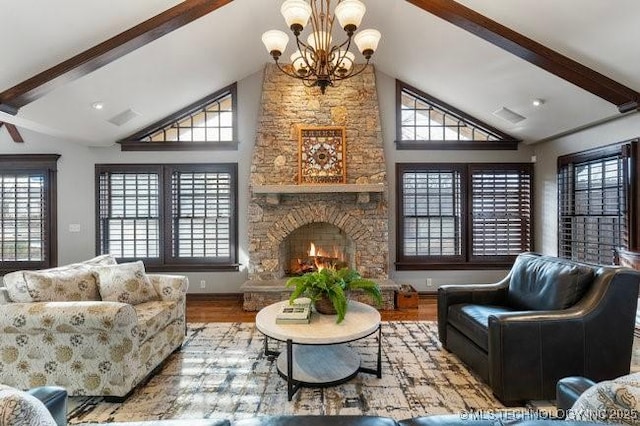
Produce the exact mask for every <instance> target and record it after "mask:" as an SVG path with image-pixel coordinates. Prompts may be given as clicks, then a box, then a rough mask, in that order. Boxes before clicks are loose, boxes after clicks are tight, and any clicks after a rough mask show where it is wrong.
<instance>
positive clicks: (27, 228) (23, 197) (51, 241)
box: [0, 154, 60, 274]
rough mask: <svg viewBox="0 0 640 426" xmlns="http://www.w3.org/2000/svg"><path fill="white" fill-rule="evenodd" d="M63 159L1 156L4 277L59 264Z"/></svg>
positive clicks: (0, 224)
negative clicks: (58, 186) (58, 198)
mask: <svg viewBox="0 0 640 426" xmlns="http://www.w3.org/2000/svg"><path fill="white" fill-rule="evenodd" d="M59 157H60V156H59V155H57V154H26V155H15V154H7V155H0V274H2V273H4V272H10V271H14V270H18V269H41V268H48V267H51V266H54V265H55V263H56V257H57V241H56V234H57V226H56V222H57V219H56V173H57V172H56V170H57V165H56V163H57V161H58V158H59Z"/></svg>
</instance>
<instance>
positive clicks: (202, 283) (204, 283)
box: [200, 280, 207, 288]
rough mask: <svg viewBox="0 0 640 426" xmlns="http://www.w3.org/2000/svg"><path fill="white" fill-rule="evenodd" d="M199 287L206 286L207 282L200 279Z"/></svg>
mask: <svg viewBox="0 0 640 426" xmlns="http://www.w3.org/2000/svg"><path fill="white" fill-rule="evenodd" d="M200 288H207V282H206V281H205V280H201V281H200Z"/></svg>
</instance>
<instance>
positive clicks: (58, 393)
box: [27, 386, 67, 426]
mask: <svg viewBox="0 0 640 426" xmlns="http://www.w3.org/2000/svg"><path fill="white" fill-rule="evenodd" d="M27 393H28V394H30V395H32V396H34V397H36V398H38V399H39V400H40V401H42V403H43V404H44V406H45V407H47V410H49V412H50V413H51V417H53V420H55V422H56V424H57V425H58V426H66V424H67V391H66V390H65V389H64V388H62V387H59V386H41V387H37V388H33V389H30V390H28V391H27Z"/></svg>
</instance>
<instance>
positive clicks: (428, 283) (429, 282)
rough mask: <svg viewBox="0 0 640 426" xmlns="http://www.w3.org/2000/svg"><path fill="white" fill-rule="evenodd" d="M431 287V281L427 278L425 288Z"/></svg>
mask: <svg viewBox="0 0 640 426" xmlns="http://www.w3.org/2000/svg"><path fill="white" fill-rule="evenodd" d="M432 285H433V281H431V278H427V287H431V286H432Z"/></svg>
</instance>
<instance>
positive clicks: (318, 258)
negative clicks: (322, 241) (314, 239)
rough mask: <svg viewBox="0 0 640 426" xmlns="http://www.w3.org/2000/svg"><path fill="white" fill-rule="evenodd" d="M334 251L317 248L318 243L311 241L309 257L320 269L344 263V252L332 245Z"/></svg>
mask: <svg viewBox="0 0 640 426" xmlns="http://www.w3.org/2000/svg"><path fill="white" fill-rule="evenodd" d="M331 251H332V253H329V252H327V251H324V250H323V249H321V248H318V249H316V245H315V244H314V243H311V244H310V245H309V251H308V254H309V258H311V259H312V260H313V263H314V265H315V266H316V268H317V270H318V271H321V270H323V269H324V268H330V267H335V266H336V265H337V264H339V263H344V253H342V250H340V249H339V248H338V247H336V246H333V247H331Z"/></svg>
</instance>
